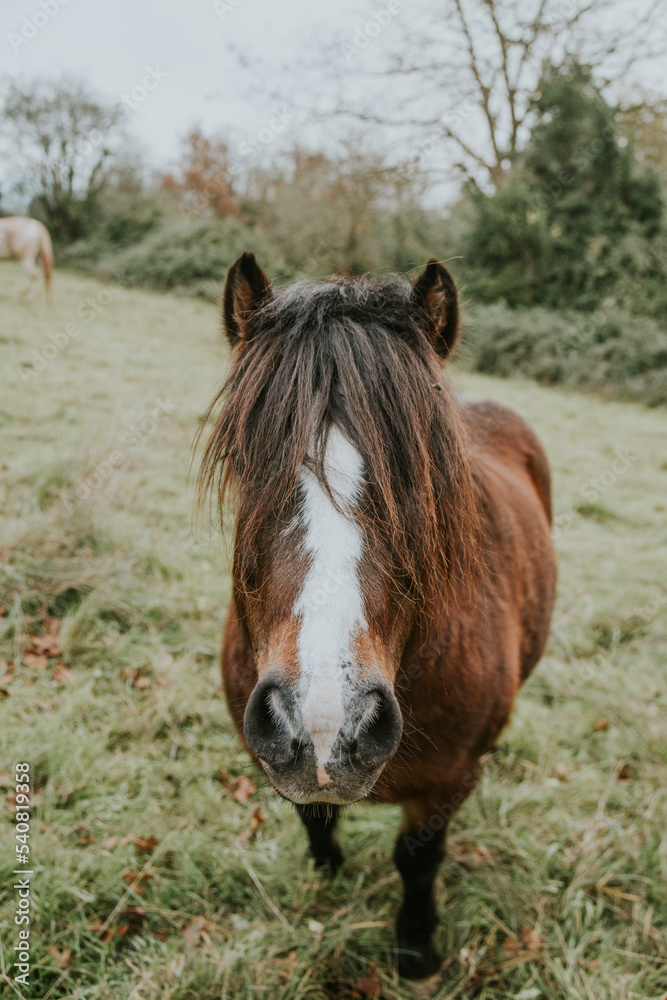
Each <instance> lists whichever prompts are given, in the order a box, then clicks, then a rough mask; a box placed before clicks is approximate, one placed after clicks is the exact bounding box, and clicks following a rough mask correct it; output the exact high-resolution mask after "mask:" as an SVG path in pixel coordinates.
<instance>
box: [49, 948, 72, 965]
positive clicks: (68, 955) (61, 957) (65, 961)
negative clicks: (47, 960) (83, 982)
mask: <svg viewBox="0 0 667 1000" xmlns="http://www.w3.org/2000/svg"><path fill="white" fill-rule="evenodd" d="M49 955H50V956H51V958H52V959H53V960H54V965H55V967H56V969H66V968H67V966H68V965H71V964H72V949H71V948H65V949H64V950H63V951H60V949H59V948H56V946H55V945H54V944H52V945H51V947H50V948H49Z"/></svg>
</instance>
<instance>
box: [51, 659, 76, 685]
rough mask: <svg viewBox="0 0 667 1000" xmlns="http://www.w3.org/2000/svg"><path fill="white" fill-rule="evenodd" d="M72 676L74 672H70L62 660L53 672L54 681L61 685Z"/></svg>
mask: <svg viewBox="0 0 667 1000" xmlns="http://www.w3.org/2000/svg"><path fill="white" fill-rule="evenodd" d="M71 676H72V671H71V670H68V669H67V667H66V666H65V664H64V663H63V661H62V660H59V661H58V663H56V669H55V670H54V671H53V679H54V681H57V682H58V683H59V684H64V683H65V682H66V681H68V680H69V679H70V678H71Z"/></svg>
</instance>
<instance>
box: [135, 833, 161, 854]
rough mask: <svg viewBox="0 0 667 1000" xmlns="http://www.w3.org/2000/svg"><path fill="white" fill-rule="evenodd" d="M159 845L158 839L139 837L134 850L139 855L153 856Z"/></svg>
mask: <svg viewBox="0 0 667 1000" xmlns="http://www.w3.org/2000/svg"><path fill="white" fill-rule="evenodd" d="M157 845H158V839H157V837H137V839H136V840H135V842H134V849H135V851H136V852H137V854H151V853H152V852H153V851H154V850H155V848H156V847H157Z"/></svg>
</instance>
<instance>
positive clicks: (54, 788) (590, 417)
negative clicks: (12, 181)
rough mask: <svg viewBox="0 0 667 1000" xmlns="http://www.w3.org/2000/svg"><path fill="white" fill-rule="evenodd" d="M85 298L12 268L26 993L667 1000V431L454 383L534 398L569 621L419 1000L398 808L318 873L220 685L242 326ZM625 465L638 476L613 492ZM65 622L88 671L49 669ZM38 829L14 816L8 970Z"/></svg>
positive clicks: (488, 778) (453, 868)
mask: <svg viewBox="0 0 667 1000" xmlns="http://www.w3.org/2000/svg"><path fill="white" fill-rule="evenodd" d="M56 279H57V280H56V286H55V287H56V296H57V302H56V305H55V306H54V307H53V309H52V310H49V309H47V307H46V305H45V304H44V303H43V302H41V301H40V302H38V303H37V304H35V305H33V306H30V305H28V304H27V303H25V302H24V301H23V300H22V299H21V297H20V293H21V292H22V290H23V275H22V273H21V272H20V270H19V269H18V267H17V266H15V265H12V264H9V265H5V266H3V267H2V269H1V270H0V316H2V329H1V335H0V363H1V365H2V371H3V394H2V398H1V399H0V427H1V430H2V438H3V449H2V455H1V456H0V490H1V496H2V507H1V509H2V518H1V530H2V535H1V540H0V548H1V551H0V555H1V557H2V568H1V570H0V605H2V608H3V609H4V612H5V613H4V615H3V616H2V617H0V633H1V638H0V655H2V656H3V657H4V658H5V659H6V660H7V661H8V662H10V663H11V662H14V663H15V664H16V666H15V669H14V672H13V679H11V680H10V681H5V682H3V684H2V688H3V690H4V697H3V698H2V700H1V702H0V713H1V725H0V747H1V757H0V761H1V764H0V771H3V772H4V771H9V772H11V771H12V770H13V766H14V764H15V763H16V762H17V761H28V762H30V765H31V769H32V774H33V776H34V779H35V783H36V787H37V796H36V802H35V805H34V808H33V813H32V838H31V841H30V844H31V851H32V854H31V861H32V863H33V865H34V868H35V876H34V880H33V897H32V899H33V925H32V937H31V950H32V955H33V962H34V965H33V971H32V978H31V983H32V985H31V989H30V990H29V991H25V992H24V993H23V994H21V991H20V990H17V989H14V988H12V986H10V985H9V982H7V981H5V985H4V986H3V987H2V988H3V991H4V992H3V995H6V996H8V997H9V996H18V995H25V996H26V997H27V996H34V997H39V998H42V1000H43V998H47V997H49V998H51V997H53V998H56V997H59V998H62V997H71V998H75V997H76V998H82V1000H83V998H86V1000H107V998H113V1000H116V998H118V1000H125V998H128V997H129V998H133V1000H135V998H136V1000H158V998H160V1000H166V998H170V1000H186V998H194V997H197V998H204V1000H209V998H210V1000H213V998H216V1000H217V998H232V997H233V998H251V997H252V998H255V997H267V998H270V1000H302V998H310V1000H319V998H332V997H343V998H346V997H350V998H352V997H357V998H358V997H364V996H368V995H372V986H373V983H374V982H377V983H380V984H381V989H382V993H381V995H382V997H384V998H399V997H425V996H432V997H437V998H440V1000H445V998H451V1000H453V998H457V1000H459V998H460V1000H464V998H473V997H474V998H481V1000H491V998H493V1000H498V998H509V997H516V998H523V1000H531V998H538V997H543V998H545V1000H547V998H548V1000H573V998H574V1000H602V998H605V1000H606V998H610V997H613V998H614V1000H629V998H651V1000H658V998H662V997H665V995H666V994H667V835H666V833H665V830H667V809H666V805H665V788H666V787H667V745H666V740H665V732H666V725H665V712H666V708H667V672H666V662H667V636H666V627H665V620H666V615H665V611H666V609H667V569H666V568H665V555H666V545H667V526H666V522H665V499H664V498H665V495H666V493H667V469H666V468H665V462H664V446H665V440H666V434H667V414H665V412H664V411H661V410H647V409H644V408H642V407H641V406H640V405H638V404H623V403H611V402H602V401H599V400H597V399H595V398H593V397H590V396H579V395H576V394H575V393H573V392H568V391H566V390H562V389H561V390H557V389H548V388H544V387H541V386H539V385H537V384H535V383H534V382H528V381H526V382H522V381H518V380H507V381H501V380H495V379H491V378H488V377H484V376H481V375H471V374H468V373H456V375H455V378H456V381H457V384H458V385H459V386H460V388H461V391H462V392H463V393H464V394H465V395H466V396H469V397H483V396H485V397H491V398H494V399H497V400H501V401H503V402H506V403H508V404H509V405H511V406H513V407H515V408H516V409H517V410H518V411H519V412H520V413H522V414H523V415H524V416H525V417H527V418H528V420H529V421H530V422H531V423H532V425H533V426H534V427H535V428H536V430H537V431H538V433H539V434H540V436H541V438H542V440H543V442H544V443H545V445H546V448H547V451H548V454H549V456H550V459H551V463H552V467H553V473H554V491H555V514H556V530H555V535H556V539H557V545H558V550H559V558H560V584H559V600H558V608H557V612H556V616H555V622H554V627H553V631H552V636H551V639H550V642H549V647H548V652H547V655H546V656H545V658H544V659H543V661H542V663H541V665H540V666H539V668H538V670H537V671H536V673H535V674H534V676H533V677H532V678H531V679H530V680H529V682H528V683H527V684H526V686H525V687H524V689H523V690H522V692H521V694H520V696H519V698H518V701H517V705H516V710H515V713H514V717H513V721H512V724H511V726H510V727H509V729H508V730H507V731H506V733H505V734H504V737H503V740H502V744H501V746H500V748H499V750H498V752H497V753H496V755H495V757H494V758H493V759H490V760H489V761H488V762H487V763H486V765H485V769H484V776H483V780H482V781H481V783H480V785H479V787H478V788H477V789H476V791H475V792H474V794H473V795H472V797H471V799H470V800H469V801H468V802H467V803H466V805H465V806H464V807H463V809H462V810H461V812H460V813H459V814H458V815H457V817H456V818H455V820H454V822H453V824H452V833H451V838H450V853H449V856H448V859H447V861H446V863H445V864H444V865H443V869H442V874H441V876H440V878H439V911H440V917H441V924H440V928H439V931H438V945H439V947H440V948H441V950H442V953H443V955H444V964H443V968H442V972H441V974H440V975H439V976H438V977H436V978H435V979H434V980H433V981H431V982H430V983H428V984H424V985H410V984H406V983H402V982H400V981H398V980H397V979H396V977H395V974H394V973H393V971H392V962H391V948H392V926H393V921H394V918H395V914H396V909H397V905H398V902H399V898H400V885H399V879H398V876H397V874H396V872H395V871H394V869H393V866H392V863H391V850H392V845H393V839H394V836H395V832H396V827H397V824H398V817H399V810H398V809H396V808H393V807H392V808H389V807H374V808H373V807H368V808H361V807H355V808H354V809H352V810H350V812H349V813H348V814H347V815H346V816H345V817H344V820H343V823H342V831H341V838H342V842H343V848H344V850H345V853H346V863H345V865H344V867H343V870H342V871H341V872H340V873H339V874H338V875H337V876H336V878H335V879H333V880H331V879H328V878H327V877H325V876H324V875H322V874H320V873H319V872H316V871H315V870H314V868H313V866H312V863H311V862H310V861H309V860H308V858H307V852H306V842H305V836H304V834H303V833H302V831H301V829H300V824H299V822H298V819H297V817H296V815H295V813H294V811H293V810H292V809H291V807H290V806H289V805H288V804H287V803H285V802H283V801H282V800H281V799H279V798H278V797H277V796H276V795H273V794H271V793H270V791H269V788H268V787H267V785H266V782H264V781H263V780H261V778H260V776H259V775H258V774H256V772H255V771H254V769H253V767H252V765H251V764H250V761H249V760H248V759H247V758H246V757H245V756H244V755H243V754H242V753H241V752H240V751H239V747H238V743H237V740H236V738H235V736H234V733H233V731H232V727H231V725H230V722H229V719H228V716H227V711H226V708H225V704H224V701H223V699H222V696H221V690H220V679H219V669H218V648H219V642H220V634H221V629H222V624H223V620H224V613H225V604H226V602H227V599H228V596H229V578H228V575H227V569H226V567H227V562H226V555H225V552H224V549H225V546H224V545H222V544H221V542H220V539H219V537H218V536H217V535H216V534H215V532H214V531H208V530H207V529H205V528H202V527H201V526H198V525H196V524H193V521H192V517H191V510H192V489H191V486H189V484H188V462H189V449H190V444H191V441H192V437H193V435H194V432H195V430H196V428H197V425H198V421H199V418H200V415H201V414H202V412H203V411H204V409H205V407H206V404H207V403H208V401H209V399H210V397H211V395H212V393H213V391H214V389H215V387H216V385H217V384H218V382H219V379H220V377H221V376H222V374H223V371H224V366H225V362H226V351H225V348H224V345H223V343H222V340H221V337H220V334H219V324H218V317H217V314H216V311H215V310H214V308H213V307H212V306H210V305H208V304H206V303H204V302H202V301H198V300H195V299H184V298H174V297H168V296H162V295H159V294H156V293H150V292H142V291H136V290H130V291H125V292H123V293H122V294H119V295H116V296H115V297H114V298H113V299H112V301H111V303H110V304H107V305H105V306H103V307H102V308H100V309H99V311H98V312H97V313H96V315H95V316H94V317H93V318H91V319H88V320H83V319H82V317H81V313H80V312H79V307H80V306H81V304H82V303H83V302H85V300H87V299H90V300H92V301H93V302H99V298H100V290H101V286H100V285H99V284H97V283H95V282H93V281H92V280H88V279H85V278H82V277H78V276H74V275H70V274H67V273H63V272H61V273H58V274H57V275H56ZM102 298H103V299H104V298H105V296H102ZM73 321H78V322H79V323H80V326H81V330H80V333H79V335H78V336H77V337H76V338H75V339H73V340H72V341H71V343H70V344H69V345H68V346H67V347H66V348H64V349H63V350H61V351H60V352H59V353H58V355H57V356H56V357H55V358H54V359H53V360H52V361H50V362H49V364H48V365H47V367H46V368H45V370H44V371H43V372H42V373H41V374H39V375H38V376H35V377H31V378H28V379H27V381H26V372H28V370H27V369H26V368H21V365H22V364H23V363H26V362H27V363H29V362H30V361H31V358H32V357H33V355H32V353H31V352H32V350H33V348H34V349H36V350H38V351H40V352H42V351H43V347H44V345H46V344H47V343H48V337H49V334H50V333H53V332H54V331H56V330H59V329H61V328H63V327H64V325H65V324H66V323H68V322H73ZM21 373H23V378H22V376H21ZM28 374H29V372H28ZM158 400H161V401H162V402H163V404H165V410H163V411H162V415H161V416H160V417H159V419H158V420H157V421H155V420H154V419H153V418H152V416H151V414H152V412H153V410H154V408H155V407H156V405H157V401H158ZM144 420H148V421H150V420H153V423H154V426H152V427H149V424H145V425H144V428H149V429H145V430H142V429H141V425H142V421H144ZM133 427H135V428H137V429H136V430H135V431H134V432H133V431H132V428H133ZM617 452H621V453H624V454H625V455H626V459H627V461H626V463H625V466H624V468H623V471H621V472H617V473H612V472H611V471H610V470H612V469H613V467H614V463H617ZM616 468H617V469H619V468H620V466H619V465H618V463H617V464H616ZM91 483H92V484H95V483H97V485H96V486H91ZM86 488H88V490H89V493H88V495H87V489H86ZM593 494H595V495H593ZM53 617H56V618H58V619H61V620H62V624H61V626H60V633H59V641H60V645H61V647H62V657H61V659H62V660H63V662H64V663H65V664H66V667H67V671H68V673H64V672H63V670H62V668H58V667H57V662H58V660H57V658H53V659H51V660H49V661H48V663H47V664H46V666H45V667H44V669H37V668H36V667H35V663H34V660H31V659H30V656H29V655H28V661H27V662H26V660H25V659H24V658H23V656H22V653H23V652H24V651H25V649H26V646H27V645H28V642H29V639H28V637H29V636H39V635H40V634H41V633H42V632H43V631H44V630H47V631H48V628H49V620H50V619H52V618H53ZM31 663H32V665H30V664H31ZM3 672H5V669H4V667H3V668H2V669H0V676H2V673H3ZM10 674H11V672H10ZM221 768H226V769H227V772H228V779H227V785H229V784H230V782H232V780H233V779H234V778H238V777H240V776H244V775H245V776H248V777H250V778H252V780H253V781H255V782H256V783H257V791H256V792H255V793H254V794H253V795H251V796H250V798H249V799H248V800H247V801H246V802H239V801H237V800H236V799H235V798H234V797H233V796H232V795H231V794H229V792H227V791H226V790H225V787H224V786H223V783H221V780H220V778H221V774H220V769H221ZM4 782H5V788H3V790H2V793H3V796H4V795H5V794H7V792H8V791H9V785H8V784H7V780H6V779H4ZM10 784H11V783H10ZM240 797H241V798H242V796H240ZM256 809H259V810H260V814H261V818H263V819H265V822H264V823H262V824H260V826H259V829H257V830H256V833H255V835H254V837H253V836H252V835H251V829H252V827H253V826H256V825H257V817H258V815H260V814H258V813H255V820H254V822H253V812H254V811H255V810H256ZM11 824H12V812H11V811H10V809H3V810H2V827H3V829H2V855H1V865H0V868H1V874H2V878H1V879H0V927H1V928H2V949H3V955H4V959H3V960H4V966H3V968H4V970H5V972H8V971H9V970H10V967H11V962H12V961H13V958H12V954H13V950H12V949H13V946H14V944H15V943H16V928H15V926H14V923H13V919H14V912H15V909H16V896H15V893H14V890H13V889H12V888H11V886H12V884H13V877H12V875H11V872H12V871H13V869H14V867H15V863H14V855H13V850H12V844H13V839H12V826H11ZM151 837H154V838H155V840H156V841H157V844H152V842H150V841H149V843H148V844H146V843H142V842H141V841H139V844H138V845H137V844H136V841H137V840H138V838H144V840H147V839H148V838H151ZM142 851H144V852H147V853H142ZM139 873H143V875H149V876H150V878H144V879H142V880H141V881H138V880H137V878H136V876H137V874H139ZM531 931H532V932H534V933H533V934H532V936H531V935H530V932H531ZM531 943H532V945H533V947H532V948H531V947H530V945H531ZM50 949H52V950H50ZM66 949H71V956H69V955H68V953H67V951H66ZM68 957H69V959H70V961H69V964H65V963H66V961H67V959H68ZM59 959H62V960H61V962H60V964H61V965H63V966H64V967H62V968H58V967H57V966H58V961H59ZM0 971H1V970H0ZM363 980H367V983H366V985H365V987H364V982H363ZM10 981H11V980H10ZM355 987H356V989H355Z"/></svg>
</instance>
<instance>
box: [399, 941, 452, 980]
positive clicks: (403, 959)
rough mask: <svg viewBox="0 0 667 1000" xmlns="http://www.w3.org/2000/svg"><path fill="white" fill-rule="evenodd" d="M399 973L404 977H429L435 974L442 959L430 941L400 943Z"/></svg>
mask: <svg viewBox="0 0 667 1000" xmlns="http://www.w3.org/2000/svg"><path fill="white" fill-rule="evenodd" d="M397 954H398V974H399V976H401V978H402V979H428V977H429V976H433V975H435V973H436V972H437V971H438V969H439V968H440V966H441V965H442V960H441V958H440V956H439V955H438V953H437V951H436V950H435V948H434V947H433V945H432V944H431V942H430V941H429V942H428V944H409V943H408V942H407V941H404V942H400V941H399V944H398V951H397Z"/></svg>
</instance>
